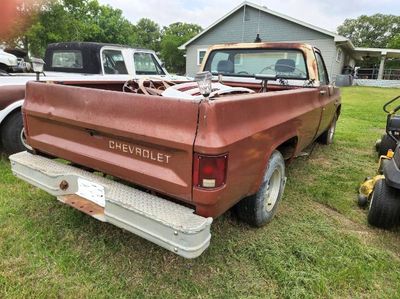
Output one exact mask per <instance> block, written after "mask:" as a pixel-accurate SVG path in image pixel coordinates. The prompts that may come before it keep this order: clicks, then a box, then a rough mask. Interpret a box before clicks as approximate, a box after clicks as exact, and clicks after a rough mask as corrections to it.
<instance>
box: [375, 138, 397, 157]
mask: <svg viewBox="0 0 400 299" xmlns="http://www.w3.org/2000/svg"><path fill="white" fill-rule="evenodd" d="M395 148H396V141H394V140H393V139H392V138H391V137H390V136H389V135H388V134H385V135H383V136H382V139H381V142H380V143H379V147H378V149H377V150H378V155H379V156H382V155H384V156H386V154H387V152H388V150H390V149H391V150H393V151H394V149H395Z"/></svg>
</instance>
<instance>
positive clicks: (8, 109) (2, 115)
mask: <svg viewBox="0 0 400 299" xmlns="http://www.w3.org/2000/svg"><path fill="white" fill-rule="evenodd" d="M23 104H24V100H19V101H16V102H14V103H12V104H10V105H8V106H7V107H6V108H4V109H3V110H1V111H0V125H1V124H2V123H3V121H4V120H5V119H6V118H7V116H9V115H10V114H11V113H13V112H14V111H16V110H18V109H21V107H22V105H23Z"/></svg>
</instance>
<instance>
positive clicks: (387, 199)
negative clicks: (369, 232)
mask: <svg viewBox="0 0 400 299" xmlns="http://www.w3.org/2000/svg"><path fill="white" fill-rule="evenodd" d="M399 217H400V191H399V190H397V189H395V188H392V187H390V186H388V185H387V184H386V183H385V180H384V179H381V180H379V181H377V182H376V184H375V188H374V192H373V193H372V197H371V204H370V206H369V212H368V223H369V224H371V225H373V226H376V227H379V228H384V229H390V228H393V227H394V226H395V225H396V224H398V223H399Z"/></svg>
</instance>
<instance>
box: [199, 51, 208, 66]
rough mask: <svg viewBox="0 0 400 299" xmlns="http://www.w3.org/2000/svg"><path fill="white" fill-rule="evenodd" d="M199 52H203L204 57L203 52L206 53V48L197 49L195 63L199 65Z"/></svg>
mask: <svg viewBox="0 0 400 299" xmlns="http://www.w3.org/2000/svg"><path fill="white" fill-rule="evenodd" d="M200 52H205V53H204V57H205V54H206V53H207V49H197V65H201V62H200ZM204 57H203V59H204Z"/></svg>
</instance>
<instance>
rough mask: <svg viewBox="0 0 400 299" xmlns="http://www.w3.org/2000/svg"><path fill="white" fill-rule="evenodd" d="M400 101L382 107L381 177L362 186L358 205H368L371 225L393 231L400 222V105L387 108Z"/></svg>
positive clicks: (379, 148)
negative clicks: (384, 127)
mask: <svg viewBox="0 0 400 299" xmlns="http://www.w3.org/2000/svg"><path fill="white" fill-rule="evenodd" d="M399 99H400V96H398V97H396V98H394V99H392V100H390V101H389V102H387V103H386V104H385V105H384V106H383V110H384V111H385V112H386V113H387V120H386V134H384V135H383V136H382V139H381V140H378V141H377V143H376V150H377V152H378V154H379V157H380V158H379V167H378V174H377V175H376V176H375V177H373V178H366V179H365V181H364V182H363V183H362V184H361V187H360V190H359V195H358V204H359V206H361V207H365V206H367V205H368V203H369V211H368V223H369V224H371V225H373V226H376V227H380V228H385V229H390V228H393V227H394V226H396V225H397V224H399V222H400V142H399V141H400V115H397V114H396V113H397V111H399V110H400V105H398V106H396V107H395V108H394V109H392V110H389V109H388V107H389V106H390V105H391V104H393V103H394V102H396V101H397V100H399Z"/></svg>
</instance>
